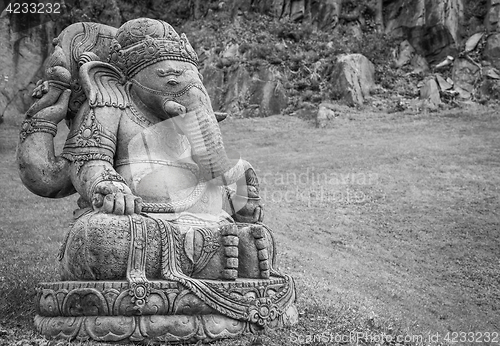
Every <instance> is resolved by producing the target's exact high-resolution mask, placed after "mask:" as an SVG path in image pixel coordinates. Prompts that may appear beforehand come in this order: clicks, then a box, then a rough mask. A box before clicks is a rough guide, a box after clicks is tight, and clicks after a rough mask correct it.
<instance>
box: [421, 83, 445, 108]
mask: <svg viewBox="0 0 500 346" xmlns="http://www.w3.org/2000/svg"><path fill="white" fill-rule="evenodd" d="M420 99H421V100H423V101H424V103H425V105H427V106H428V107H429V108H431V109H437V108H438V107H439V105H440V104H441V98H440V96H439V87H438V84H437V82H436V80H435V79H434V78H433V77H431V78H427V79H426V80H424V83H423V85H422V88H421V89H420Z"/></svg>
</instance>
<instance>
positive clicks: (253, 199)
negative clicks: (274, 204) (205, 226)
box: [232, 161, 264, 223]
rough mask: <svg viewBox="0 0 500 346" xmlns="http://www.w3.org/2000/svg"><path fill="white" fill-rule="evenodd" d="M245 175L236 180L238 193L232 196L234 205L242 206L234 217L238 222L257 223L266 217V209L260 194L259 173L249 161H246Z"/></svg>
mask: <svg viewBox="0 0 500 346" xmlns="http://www.w3.org/2000/svg"><path fill="white" fill-rule="evenodd" d="M244 164H245V165H246V166H247V167H245V168H246V169H245V175H244V176H243V177H242V178H241V179H239V180H238V181H237V182H236V193H235V194H234V195H233V196H232V199H233V206H241V205H242V204H243V206H242V207H240V208H239V210H237V211H236V213H235V215H233V217H234V218H235V219H236V221H238V222H247V223H255V222H262V220H263V219H264V209H263V207H262V204H261V200H260V195H259V180H258V179H257V174H256V173H255V171H254V169H253V168H252V166H251V165H250V164H249V163H248V162H246V161H245V162H244Z"/></svg>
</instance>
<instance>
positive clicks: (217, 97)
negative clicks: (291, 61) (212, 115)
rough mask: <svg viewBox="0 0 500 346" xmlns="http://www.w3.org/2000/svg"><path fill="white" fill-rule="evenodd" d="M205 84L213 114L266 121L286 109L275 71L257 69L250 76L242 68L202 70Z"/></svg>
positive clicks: (283, 92) (269, 66)
mask: <svg viewBox="0 0 500 346" xmlns="http://www.w3.org/2000/svg"><path fill="white" fill-rule="evenodd" d="M202 74H203V77H204V84H205V87H206V89H207V92H208V95H209V96H210V99H211V101H212V107H213V109H214V110H215V111H225V112H228V113H230V114H241V115H243V116H246V117H254V116H255V117H256V116H260V117H265V116H269V115H274V114H280V113H281V112H282V111H283V110H284V109H285V108H286V107H287V106H288V97H287V96H286V93H285V90H284V88H283V86H282V84H281V74H280V72H279V70H278V68H277V67H275V66H272V65H260V66H258V67H256V68H255V71H253V72H249V71H248V70H247V69H246V68H245V67H244V66H243V65H239V64H235V65H233V66H231V67H228V68H223V69H222V68H218V67H215V66H213V65H208V66H205V67H204V68H203V69H202Z"/></svg>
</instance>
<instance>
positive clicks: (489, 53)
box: [483, 33, 500, 68]
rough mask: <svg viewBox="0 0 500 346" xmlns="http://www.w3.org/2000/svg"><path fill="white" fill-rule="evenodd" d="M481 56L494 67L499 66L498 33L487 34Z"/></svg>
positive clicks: (499, 44)
mask: <svg viewBox="0 0 500 346" xmlns="http://www.w3.org/2000/svg"><path fill="white" fill-rule="evenodd" d="M483 56H484V58H485V59H486V60H488V61H489V62H491V63H492V64H493V66H495V67H496V68H500V33H493V34H491V35H490V36H488V39H487V40H486V46H485V48H484V52H483Z"/></svg>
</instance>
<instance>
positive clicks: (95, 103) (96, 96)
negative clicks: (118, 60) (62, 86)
mask: <svg viewBox="0 0 500 346" xmlns="http://www.w3.org/2000/svg"><path fill="white" fill-rule="evenodd" d="M80 81H81V84H82V87H83V90H84V91H85V94H86V95H87V99H88V102H89V105H90V107H92V108H94V107H105V106H108V107H115V108H120V109H125V107H127V105H128V103H129V99H128V94H127V92H126V90H125V81H126V79H125V76H124V75H123V73H122V72H121V71H120V70H119V69H117V68H116V67H114V66H113V65H111V64H108V63H105V62H101V61H90V62H87V63H85V64H83V65H82V66H81V67H80Z"/></svg>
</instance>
